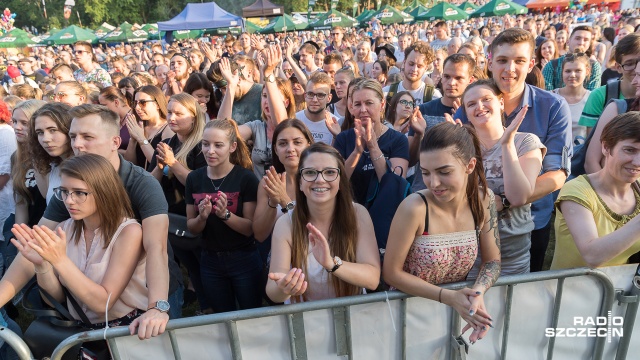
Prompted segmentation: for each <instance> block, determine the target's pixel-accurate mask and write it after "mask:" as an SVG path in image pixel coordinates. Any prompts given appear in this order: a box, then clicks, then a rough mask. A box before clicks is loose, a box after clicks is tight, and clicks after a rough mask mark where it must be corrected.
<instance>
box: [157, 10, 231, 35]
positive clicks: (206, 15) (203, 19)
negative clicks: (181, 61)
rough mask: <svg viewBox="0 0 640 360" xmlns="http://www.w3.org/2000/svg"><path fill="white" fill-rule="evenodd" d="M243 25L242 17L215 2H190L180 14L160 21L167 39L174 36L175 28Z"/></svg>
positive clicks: (190, 28) (188, 28)
mask: <svg viewBox="0 0 640 360" xmlns="http://www.w3.org/2000/svg"><path fill="white" fill-rule="evenodd" d="M237 26H240V27H242V30H243V31H244V21H243V20H242V17H240V16H236V15H233V14H231V13H228V12H226V11H225V10H224V9H222V8H221V7H220V6H218V5H217V4H216V3H214V2H209V3H200V4H198V3H190V4H187V6H186V7H185V8H184V10H182V12H181V13H180V14H178V15H177V16H176V17H174V18H173V19H171V20H168V21H160V22H158V30H159V31H166V32H167V33H166V39H167V41H169V40H170V39H171V38H172V37H173V33H172V32H173V31H174V30H203V29H217V28H223V27H237Z"/></svg>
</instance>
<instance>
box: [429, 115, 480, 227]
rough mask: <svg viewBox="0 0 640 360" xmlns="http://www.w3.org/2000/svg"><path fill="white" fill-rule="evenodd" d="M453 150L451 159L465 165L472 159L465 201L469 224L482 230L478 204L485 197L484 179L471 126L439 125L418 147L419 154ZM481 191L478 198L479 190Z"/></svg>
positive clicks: (477, 141) (432, 129) (478, 146)
mask: <svg viewBox="0 0 640 360" xmlns="http://www.w3.org/2000/svg"><path fill="white" fill-rule="evenodd" d="M449 147H452V148H453V156H455V157H456V158H458V159H460V160H461V161H462V162H463V163H465V164H467V163H469V161H470V160H471V159H472V158H475V159H476V166H475V168H474V169H473V172H472V173H471V174H469V181H468V182H467V190H466V194H467V198H468V199H469V207H470V208H471V214H472V215H473V221H474V222H475V225H476V226H477V227H482V223H483V222H484V208H483V206H482V201H483V200H484V199H485V198H486V196H487V191H488V190H487V189H488V186H487V178H486V177H485V175H484V166H483V165H482V156H481V155H480V154H482V152H481V150H480V140H479V139H478V136H477V135H476V131H475V130H474V129H473V128H472V127H471V126H459V125H454V124H451V123H449V122H443V123H440V124H438V125H436V126H434V127H433V128H431V129H429V130H428V131H427V133H426V134H425V136H424V139H422V143H421V144H420V152H427V151H432V150H444V149H446V148H449ZM481 188H482V189H484V191H483V194H482V197H481V196H480V189H481Z"/></svg>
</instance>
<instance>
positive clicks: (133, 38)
mask: <svg viewBox="0 0 640 360" xmlns="http://www.w3.org/2000/svg"><path fill="white" fill-rule="evenodd" d="M148 37H149V34H147V32H146V31H144V30H142V29H138V28H136V27H133V25H131V24H129V23H128V22H126V21H125V22H123V23H122V24H120V26H118V27H117V28H116V29H115V30H113V31H112V32H110V33H108V34H107V35H105V36H104V37H103V38H101V39H100V40H99V41H100V42H101V43H119V42H127V43H130V42H141V41H147V39H148Z"/></svg>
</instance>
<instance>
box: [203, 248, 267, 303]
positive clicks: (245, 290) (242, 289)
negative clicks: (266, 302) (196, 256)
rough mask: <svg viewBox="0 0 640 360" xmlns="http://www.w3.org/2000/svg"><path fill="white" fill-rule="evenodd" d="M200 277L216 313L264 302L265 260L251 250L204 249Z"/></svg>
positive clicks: (255, 250)
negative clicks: (263, 278) (263, 268)
mask: <svg viewBox="0 0 640 360" xmlns="http://www.w3.org/2000/svg"><path fill="white" fill-rule="evenodd" d="M200 268H201V271H200V276H201V277H202V283H203V284H204V290H205V294H206V296H207V299H208V301H209V304H211V307H212V308H213V311H214V312H216V313H220V312H225V311H234V310H237V307H236V301H237V303H238V305H239V306H240V309H242V310H243V309H252V308H257V307H260V306H261V305H262V293H263V291H264V290H263V286H264V282H263V281H262V259H260V253H259V252H258V250H257V249H254V250H250V251H223V252H213V251H207V250H203V251H202V260H201V261H200Z"/></svg>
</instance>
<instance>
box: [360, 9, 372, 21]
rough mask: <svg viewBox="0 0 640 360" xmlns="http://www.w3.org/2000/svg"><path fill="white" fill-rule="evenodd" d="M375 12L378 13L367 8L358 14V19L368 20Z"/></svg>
mask: <svg viewBox="0 0 640 360" xmlns="http://www.w3.org/2000/svg"><path fill="white" fill-rule="evenodd" d="M375 13H376V11H375V10H371V9H367V10H365V11H363V12H362V13H361V14H360V15H358V16H356V20H358V21H359V22H363V21H367V20H369V19H370V18H371V17H372V16H373V14H375Z"/></svg>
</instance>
